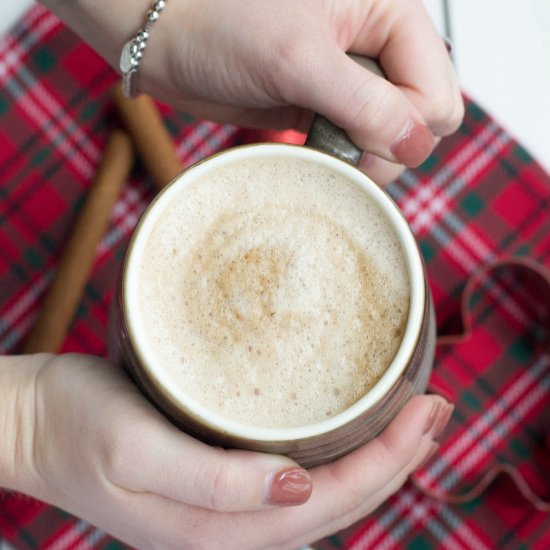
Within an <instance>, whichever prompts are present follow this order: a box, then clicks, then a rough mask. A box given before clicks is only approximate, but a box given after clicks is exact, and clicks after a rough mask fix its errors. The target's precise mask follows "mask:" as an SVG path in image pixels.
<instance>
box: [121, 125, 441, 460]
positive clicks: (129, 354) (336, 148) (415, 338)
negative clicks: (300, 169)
mask: <svg viewBox="0 0 550 550" xmlns="http://www.w3.org/2000/svg"><path fill="white" fill-rule="evenodd" d="M265 156H269V157H280V158H288V159H304V160H306V161H309V162H314V163H317V164H319V165H322V166H323V167H326V168H328V169H330V170H333V171H334V172H336V173H338V174H341V175H343V176H344V177H345V178H346V179H347V180H348V181H350V182H352V183H353V184H354V185H356V186H358V187H359V188H360V189H361V190H362V191H363V192H364V193H367V194H368V196H369V197H370V199H371V200H372V201H374V202H375V204H376V205H377V206H378V208H379V209H380V210H381V211H382V212H383V213H384V215H385V218H386V220H387V223H388V224H389V225H390V226H391V227H392V228H393V230H394V231H395V233H396V235H397V236H398V238H399V241H400V244H401V247H402V250H403V253H404V256H405V264H406V268H407V273H408V279H409V285H410V302H409V312H408V319H407V322H406V326H405V330H404V333H403V336H402V339H401V343H400V345H399V348H398V351H397V353H396V354H395V357H394V358H393V360H392V362H391V364H390V365H389V366H388V367H387V369H386V371H385V372H384V374H383V375H382V377H381V378H380V379H379V380H378V382H377V383H376V384H375V385H374V387H372V389H370V390H369V391H368V392H367V393H366V394H365V395H363V396H362V397H361V398H360V399H359V400H358V401H356V402H355V403H353V404H352V405H351V406H349V407H348V408H347V409H345V410H344V411H342V412H340V413H338V414H336V415H334V416H332V417H329V418H326V419H323V420H321V421H318V422H315V423H312V424H308V425H304V426H294V427H288V428H267V427H260V426H251V425H247V424H244V423H240V422H237V421H235V420H229V419H227V418H224V417H222V416H221V415H220V414H218V413H215V412H213V411H208V410H206V409H205V408H204V407H196V406H195V405H194V404H193V403H190V402H189V400H188V399H187V398H186V395H185V394H184V393H183V392H181V391H180V390H178V389H177V388H176V387H174V386H173V385H171V384H170V381H169V379H168V378H167V376H166V375H165V373H164V371H163V368H162V364H158V361H155V358H154V357H152V356H151V354H150V353H148V352H147V350H145V349H144V347H143V343H142V338H141V337H140V330H142V329H141V328H140V323H139V321H138V317H137V314H136V309H137V306H136V302H137V300H136V285H137V279H138V278H137V273H138V270H139V267H140V260H141V257H142V254H143V249H144V246H145V243H146V241H147V237H148V235H149V234H150V232H151V230H152V228H153V226H154V224H155V221H156V219H158V217H159V216H160V215H162V212H163V210H164V208H165V207H166V205H167V204H169V203H170V201H172V200H174V197H176V196H177V195H178V193H179V192H180V190H181V189H183V188H184V187H185V186H186V185H189V184H190V183H191V182H193V181H195V180H196V178H198V177H203V176H204V175H205V174H208V173H209V172H210V171H212V170H216V169H218V168H220V167H223V166H224V165H226V164H228V163H235V162H237V163H238V162H239V161H244V160H247V159H254V158H260V157H265ZM360 158H361V151H359V150H358V149H357V148H356V147H355V146H354V145H353V144H352V143H351V142H350V141H349V139H348V138H347V136H346V134H345V133H344V132H343V131H342V130H340V129H338V128H336V127H335V126H333V125H332V124H331V123H330V122H329V121H327V120H326V119H324V118H323V117H316V120H315V121H314V124H313V126H312V130H311V132H310V136H309V137H308V140H307V142H306V146H296V145H287V144H257V145H245V146H240V147H236V148H233V149H229V150H227V151H224V152H221V153H218V154H215V155H213V156H211V157H209V158H208V159H206V160H203V161H201V162H199V163H197V164H195V165H194V166H192V167H190V168H188V169H187V170H185V171H184V172H183V173H182V174H181V175H179V176H178V177H176V178H175V179H174V180H173V181H172V183H171V184H170V185H169V186H168V187H166V188H165V189H164V190H163V191H162V192H161V193H160V194H159V195H158V196H157V197H156V198H155V200H154V201H153V202H152V203H151V205H150V206H149V208H148V209H147V211H146V212H145V213H144V215H143V217H142V218H141V220H140V222H139V224H138V226H137V227H136V230H135V232H134V235H133V237H132V239H131V241H130V244H129V247H128V251H127V254H126V258H125V260H124V264H123V267H122V272H121V276H120V278H119V284H118V288H117V295H116V300H115V302H114V315H113V319H112V321H113V330H112V334H113V335H114V338H112V345H111V349H112V352H113V353H112V355H114V358H115V360H117V361H118V362H119V363H121V364H122V365H123V366H124V368H125V369H127V371H128V372H129V374H130V375H131V376H132V378H133V379H134V380H135V381H136V383H137V384H138V386H139V387H140V388H141V390H142V391H143V393H144V394H145V396H146V397H147V398H148V399H149V400H150V401H151V402H152V403H153V404H154V405H155V406H156V407H157V408H158V409H159V410H160V411H162V412H163V413H164V414H165V415H166V416H167V417H168V418H169V419H170V420H171V421H172V422H173V423H174V424H175V425H177V426H178V427H180V428H181V429H182V430H184V431H185V432H187V433H189V434H191V435H193V436H195V437H197V438H199V439H201V440H203V441H205V442H207V443H210V444H213V445H220V446H224V447H232V448H241V449H248V450H252V451H259V452H267V453H277V454H284V455H287V456H289V457H291V458H292V459H294V460H296V461H297V462H298V463H299V464H301V465H302V466H303V467H306V468H309V467H312V466H315V465H318V464H322V463H326V462H329V461H332V460H334V459H336V458H338V457H340V456H343V455H344V454H346V453H348V452H350V451H352V450H353V449H355V448H357V447H359V446H361V445H362V444H364V443H366V442H367V441H369V440H370V439H372V438H373V437H375V436H376V435H377V434H379V433H380V432H381V431H382V430H383V429H384V428H385V427H386V426H387V425H388V424H389V422H390V421H391V420H392V419H393V418H394V417H395V416H396V414H397V413H398V412H399V410H400V409H401V408H402V407H403V406H404V404H405V403H406V402H407V401H408V400H409V398H410V397H411V396H413V395H414V394H419V393H424V392H425V391H426V387H427V384H428V380H429V376H430V372H431V368H432V363H433V357H434V349H435V333H436V327H435V316H434V311H433V306H432V298H431V295H430V290H429V286H428V283H427V278H426V273H425V269H424V264H423V261H422V257H421V254H420V251H419V247H418V245H417V243H416V241H415V238H414V235H413V233H412V231H411V229H410V227H409V225H408V223H407V221H406V220H405V218H404V217H403V215H402V213H401V212H400V210H399V208H398V207H397V205H396V204H395V203H394V202H393V201H392V199H391V198H390V197H389V196H388V195H387V194H386V192H385V191H384V190H383V189H381V188H380V187H379V186H378V185H377V184H376V183H374V182H373V181H372V180H370V179H369V178H368V177H367V176H366V175H365V174H364V173H363V172H362V171H361V170H359V169H358V168H357V167H356V166H355V165H356V164H357V163H358V162H359V160H360Z"/></svg>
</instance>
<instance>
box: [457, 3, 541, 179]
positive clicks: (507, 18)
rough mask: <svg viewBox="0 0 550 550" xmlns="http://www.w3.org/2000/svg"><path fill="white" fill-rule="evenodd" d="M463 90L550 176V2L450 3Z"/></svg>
mask: <svg viewBox="0 0 550 550" xmlns="http://www.w3.org/2000/svg"><path fill="white" fill-rule="evenodd" d="M450 6H451V21H452V28H453V39H454V44H455V46H456V48H455V52H456V53H455V60H456V65H457V68H458V73H459V75H460V79H461V82H462V86H463V88H464V90H465V91H466V93H468V94H469V95H470V96H471V97H472V98H473V99H475V100H476V101H478V102H479V103H480V104H481V105H482V106H483V107H484V108H486V109H487V110H488V111H489V112H490V113H491V114H493V115H494V117H495V118H496V119H497V121H499V122H500V123H501V124H503V125H504V126H505V127H506V128H507V129H508V130H509V131H510V133H511V134H512V135H513V136H515V137H516V138H518V139H519V141H520V142H521V143H522V144H523V145H525V147H526V148H527V149H528V150H529V151H530V152H531V153H532V154H533V155H534V156H535V157H536V158H537V159H538V160H539V161H540V162H541V163H542V164H543V165H544V166H545V167H546V169H547V170H548V171H550V33H548V28H549V26H550V2H549V1H548V0H523V1H522V2H520V1H519V0H498V6H497V2H495V0H450Z"/></svg>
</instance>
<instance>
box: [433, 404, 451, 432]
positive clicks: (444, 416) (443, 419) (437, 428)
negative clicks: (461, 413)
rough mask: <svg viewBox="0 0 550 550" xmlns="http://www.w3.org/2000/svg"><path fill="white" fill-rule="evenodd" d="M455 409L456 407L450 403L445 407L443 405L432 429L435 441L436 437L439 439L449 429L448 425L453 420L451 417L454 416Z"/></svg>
mask: <svg viewBox="0 0 550 550" xmlns="http://www.w3.org/2000/svg"><path fill="white" fill-rule="evenodd" d="M454 409H455V406H454V405H451V404H450V403H446V404H445V405H443V407H442V408H441V410H440V411H439V415H438V417H437V418H436V421H435V423H434V426H433V428H432V437H433V438H434V439H435V438H436V437H439V436H440V435H441V434H442V433H443V430H444V429H445V428H446V427H447V424H448V423H449V420H450V419H451V415H452V414H453V411H454Z"/></svg>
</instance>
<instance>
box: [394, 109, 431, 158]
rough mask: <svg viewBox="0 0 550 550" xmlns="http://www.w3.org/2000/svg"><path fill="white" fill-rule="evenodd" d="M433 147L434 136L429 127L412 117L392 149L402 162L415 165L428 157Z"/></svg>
mask: <svg viewBox="0 0 550 550" xmlns="http://www.w3.org/2000/svg"><path fill="white" fill-rule="evenodd" d="M433 147H434V136H433V134H432V133H431V132H430V130H429V128H427V127H426V126H424V125H423V124H421V123H420V122H418V121H416V120H414V119H412V118H410V119H409V120H408V121H407V123H406V124H405V127H404V128H403V130H402V131H401V133H400V134H399V137H398V138H397V139H396V141H395V142H394V143H393V144H392V145H391V147H390V150H391V152H392V154H393V156H394V157H395V159H396V160H397V161H399V162H400V163H401V164H405V165H406V166H411V167H414V166H418V165H419V164H422V163H423V162H424V161H425V160H426V159H427V158H428V156H429V155H430V153H431V152H432V149H433Z"/></svg>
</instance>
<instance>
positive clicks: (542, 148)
mask: <svg viewBox="0 0 550 550" xmlns="http://www.w3.org/2000/svg"><path fill="white" fill-rule="evenodd" d="M443 2H444V0H424V3H425V4H426V6H427V8H428V10H429V11H430V13H431V14H432V17H433V19H434V21H435V24H436V26H437V28H438V30H439V32H440V33H441V34H446V30H445V26H444V10H443ZM448 2H449V5H450V16H451V17H450V22H451V34H452V36H451V38H452V40H453V44H454V58H455V60H456V65H457V69H458V73H459V76H460V79H461V82H462V86H463V88H464V90H465V91H466V92H467V93H468V94H469V95H470V96H471V97H472V98H473V99H475V100H476V101H478V102H479V103H480V104H481V105H482V106H483V107H484V108H485V109H487V111H488V112H489V113H491V114H492V115H493V116H494V117H495V118H496V119H497V120H498V121H499V122H500V123H501V124H502V125H503V126H504V127H505V128H507V129H508V130H509V131H510V133H511V134H512V135H513V136H515V137H516V138H517V139H518V140H519V141H520V142H521V143H522V144H523V145H525V146H526V147H527V149H528V150H529V151H530V152H531V153H532V154H533V155H534V156H535V157H536V158H537V159H538V160H539V161H540V162H541V163H542V164H543V165H544V166H545V167H546V169H547V170H548V171H550V32H548V31H547V29H548V28H550V0H521V1H520V0H448ZM32 3H33V0H0V34H1V33H3V32H4V31H5V30H6V29H7V28H9V26H10V25H11V24H12V23H13V22H14V21H15V20H16V19H17V17H19V15H20V14H21V13H22V12H23V11H24V10H25V9H27V8H28V7H29V6H31V5H32Z"/></svg>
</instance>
